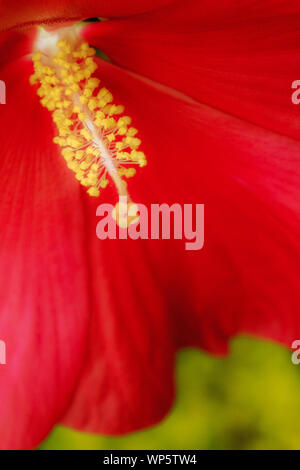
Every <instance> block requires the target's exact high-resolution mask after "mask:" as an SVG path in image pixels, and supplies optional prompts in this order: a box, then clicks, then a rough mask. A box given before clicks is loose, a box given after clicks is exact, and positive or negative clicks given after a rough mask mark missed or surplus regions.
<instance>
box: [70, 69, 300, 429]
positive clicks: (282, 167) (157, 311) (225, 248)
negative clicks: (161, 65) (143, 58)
mask: <svg viewBox="0 0 300 470" xmlns="http://www.w3.org/2000/svg"><path fill="white" fill-rule="evenodd" d="M99 63H100V70H99V77H100V78H101V79H103V81H104V84H105V85H106V86H107V87H108V88H109V89H111V90H112V91H113V93H114V95H115V98H116V101H117V102H120V103H124V104H125V105H127V106H126V111H127V112H128V114H129V115H131V116H132V117H133V122H134V125H136V126H137V127H138V128H139V129H140V133H141V138H142V140H143V148H144V150H145V152H146V154H147V156H148V160H149V166H147V167H145V168H144V169H142V170H140V171H139V174H138V175H137V176H136V177H135V178H134V179H132V180H130V182H129V190H130V192H131V196H132V198H133V200H134V201H135V202H138V203H144V204H147V205H148V207H149V206H150V204H151V203H153V202H155V203H168V204H172V203H174V202H179V203H181V204H183V203H193V204H200V203H204V204H205V245H204V248H203V250H200V251H198V252H197V251H193V252H188V251H185V245H184V241H178V240H177V241H172V240H136V241H133V240H125V241H124V240H105V241H100V240H97V239H96V237H95V227H96V224H97V222H98V221H99V219H98V218H96V217H95V213H96V207H97V205H98V204H99V203H101V202H108V201H109V202H115V198H114V197H112V196H111V194H110V193H106V195H105V196H104V195H103V199H102V200H100V199H99V200H98V201H97V200H96V201H91V200H90V199H88V198H86V210H87V213H88V217H87V220H86V229H87V244H88V246H89V251H90V258H89V263H90V269H91V272H92V283H91V298H92V299H93V304H92V320H91V325H90V337H89V342H88V344H89V346H88V351H87V357H86V363H85V364H86V365H85V367H84V368H83V371H82V376H81V380H80V381H79V383H78V388H77V391H76V393H75V395H74V397H73V402H72V405H71V406H70V409H69V411H68V413H67V415H66V417H65V418H64V420H63V421H64V423H65V424H68V425H71V426H74V427H76V428H80V429H83V430H88V431H93V432H104V433H110V434H118V433H121V432H125V431H132V430H134V429H139V428H141V427H144V426H146V425H149V424H153V423H154V422H155V421H157V420H158V419H160V418H162V417H163V416H164V415H165V413H166V411H167V410H168V408H169V407H170V405H171V403H172V398H173V393H172V389H173V377H172V371H171V370H170V369H171V367H172V365H173V360H174V354H175V349H176V348H178V347H182V346H199V347H201V348H205V349H207V350H209V351H212V352H214V353H224V352H226V350H227V344H228V341H229V340H230V338H231V337H232V336H234V335H236V334H238V333H251V334H256V335H259V336H263V337H265V338H270V339H273V340H277V341H280V342H283V343H285V344H286V345H288V346H290V344H291V342H292V341H293V340H294V339H295V338H297V337H299V334H300V320H299V308H300V299H299V289H298V280H299V261H300V260H299V257H300V254H299V241H298V240H299V231H300V222H299V206H300V205H299V194H298V186H299V159H298V157H297V155H299V150H300V148H299V147H300V145H299V143H298V142H296V141H294V140H292V139H289V138H285V137H282V136H279V135H277V134H275V133H272V132H270V131H267V130H263V129H259V128H257V127H256V126H253V125H250V124H248V123H246V122H242V121H240V120H238V119H236V118H233V117H231V116H228V115H225V114H223V113H221V112H218V111H215V110H213V109H211V108H209V107H206V106H200V105H198V104H197V103H196V102H194V101H192V100H188V99H187V98H186V97H184V96H183V95H180V94H178V93H176V92H174V91H172V90H170V89H164V88H163V87H161V86H160V85H156V84H155V83H151V82H146V81H144V80H143V79H139V78H138V77H136V76H133V75H132V74H130V73H128V72H126V71H124V70H122V69H119V68H117V67H115V66H112V65H110V64H108V63H102V62H99Z"/></svg>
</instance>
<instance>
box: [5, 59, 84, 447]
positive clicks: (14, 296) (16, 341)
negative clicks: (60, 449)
mask: <svg viewBox="0 0 300 470" xmlns="http://www.w3.org/2000/svg"><path fill="white" fill-rule="evenodd" d="M29 73H32V65H31V64H29V63H26V62H25V61H24V60H22V61H17V62H14V63H12V64H11V65H10V66H7V67H6V68H5V69H2V70H1V78H2V79H3V80H5V81H6V84H7V92H8V99H7V104H6V105H1V114H0V139H1V160H0V161H1V187H2V194H1V201H0V218H1V227H2V228H1V234H0V258H1V264H0V269H1V284H0V312H1V315H0V339H1V340H2V341H5V343H6V351H7V359H6V360H7V364H6V365H0V417H1V418H0V446H1V448H3V449H29V448H32V447H34V446H36V445H37V444H38V443H40V442H41V440H43V439H44V438H45V436H46V434H47V433H48V432H49V430H50V429H51V427H52V426H53V425H54V424H55V423H56V422H57V420H58V418H59V416H60V415H61V413H62V411H63V409H64V408H65V406H66V404H67V402H68V400H69V399H70V395H71V393H72V389H73V387H74V383H75V380H76V377H77V374H78V371H79V369H80V366H81V361H82V359H83V350H84V347H85V336H86V335H85V333H86V325H87V313H88V308H87V263H86V257H85V240H84V229H83V223H84V218H83V215H82V205H81V198H80V193H79V190H78V185H77V184H76V183H75V182H74V179H73V178H72V177H70V173H69V171H68V170H67V168H66V167H65V164H64V162H63V159H62V158H61V157H60V156H59V155H58V154H57V151H56V149H54V144H52V136H53V130H52V124H51V122H50V115H49V114H48V113H47V112H45V110H43V108H42V107H41V105H40V103H39V101H38V99H37V96H36V94H35V91H34V90H33V88H32V87H31V86H30V85H29V82H28V78H29Z"/></svg>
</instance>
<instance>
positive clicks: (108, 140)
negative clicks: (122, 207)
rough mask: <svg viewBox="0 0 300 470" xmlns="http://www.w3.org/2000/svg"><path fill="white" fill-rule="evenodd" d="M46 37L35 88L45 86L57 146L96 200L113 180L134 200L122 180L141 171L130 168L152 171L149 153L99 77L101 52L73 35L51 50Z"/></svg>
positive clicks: (42, 90)
mask: <svg viewBox="0 0 300 470" xmlns="http://www.w3.org/2000/svg"><path fill="white" fill-rule="evenodd" d="M46 34H47V33H43V38H42V40H41V41H40V42H38V47H39V44H40V45H41V44H42V45H44V44H47V47H44V48H43V47H41V50H38V51H37V52H35V53H34V54H33V56H32V59H33V63H34V74H33V75H32V76H31V77H30V83H31V84H32V85H34V84H39V88H38V89H37V94H38V96H39V97H40V102H41V104H42V105H43V106H44V107H45V108H47V109H48V110H49V111H50V112H51V113H52V119H53V122H54V123H55V125H56V127H57V136H56V137H54V139H53V141H54V142H55V143H56V144H58V145H59V146H60V147H62V151H61V153H62V156H63V157H64V159H65V160H66V163H67V166H68V168H70V169H71V170H72V171H74V173H75V178H76V179H77V180H78V181H79V182H80V183H81V184H82V185H83V186H84V187H87V188H88V189H87V192H88V194H89V195H90V196H94V197H97V196H99V194H100V189H103V188H105V187H106V186H107V184H108V177H109V178H110V179H111V180H112V181H113V182H114V184H115V186H116V188H117V191H118V193H119V195H120V196H126V197H127V198H128V192H127V185H126V183H125V181H124V180H123V179H122V178H123V177H125V178H130V177H132V176H133V175H134V174H135V169H134V168H128V164H133V165H138V166H140V167H142V166H145V165H146V157H145V155H144V153H143V152H140V151H137V148H138V147H139V146H140V144H141V141H140V139H138V138H136V134H137V132H138V131H137V130H136V129H135V128H134V127H128V126H129V125H130V124H131V118H130V117H129V116H124V115H123V116H122V114H123V113H124V107H123V106H121V105H116V104H114V103H113V96H112V94H111V93H110V91H109V90H108V89H107V88H105V87H101V86H100V80H99V79H98V78H96V77H93V73H94V72H95V70H96V69H97V64H96V63H95V61H94V58H93V56H94V55H95V50H94V49H93V48H91V47H89V45H88V44H87V43H79V42H78V41H77V39H74V38H72V39H70V36H68V35H67V34H66V37H62V38H61V37H59V36H60V35H59V33H57V32H56V33H55V35H56V36H57V41H56V43H53V38H51V47H49V44H48V43H47V42H45V35H46ZM49 35H51V34H50V33H49ZM120 115H121V117H120ZM124 165H125V166H124ZM129 201H130V198H129ZM130 204H133V203H131V202H130V203H129V205H130ZM117 206H118V205H117ZM117 206H116V207H117ZM117 212H118V210H117ZM116 220H117V221H118V220H119V217H118V216H117V217H116ZM128 220H135V218H134V217H133V218H132V217H131V218H130V219H128ZM127 222H128V221H127ZM127 222H126V223H127ZM129 223H131V222H129ZM122 224H124V220H123V221H122Z"/></svg>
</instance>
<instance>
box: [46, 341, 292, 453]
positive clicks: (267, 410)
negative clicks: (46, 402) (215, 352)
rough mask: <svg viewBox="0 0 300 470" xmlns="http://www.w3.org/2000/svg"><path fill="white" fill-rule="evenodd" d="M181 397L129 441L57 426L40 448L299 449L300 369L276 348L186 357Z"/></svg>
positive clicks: (237, 348)
mask: <svg viewBox="0 0 300 470" xmlns="http://www.w3.org/2000/svg"><path fill="white" fill-rule="evenodd" d="M177 382H178V395H177V401H176V404H175V406H174V409H173V411H172V412H171V413H170V415H169V417H168V418H167V419H166V420H165V421H164V422H163V423H161V424H160V425H158V426H156V427H154V428H152V429H149V430H147V431H142V432H138V433H135V434H131V435H127V436H124V437H122V438H120V437H117V438H108V437H105V436H97V435H91V434H84V433H79V432H75V431H73V430H70V429H67V428H64V427H62V426H58V427H56V428H55V429H54V431H53V432H52V434H51V435H50V436H49V437H48V439H47V440H46V441H45V442H44V443H43V444H42V445H41V447H40V448H41V449H107V450H110V449H111V450H114V449H150V450H151V449H300V420H299V417H300V364H299V366H296V365H293V364H292V362H291V351H289V350H286V349H284V348H282V347H280V346H278V345H275V344H273V343H269V342H264V341H259V340H254V339H250V338H238V339H236V340H235V341H234V342H233V343H232V353H231V354H230V356H228V357H227V358H226V359H217V358H214V357H211V356H208V355H206V354H204V353H202V352H199V351H195V350H186V351H183V352H181V353H180V354H179V356H178V365H177Z"/></svg>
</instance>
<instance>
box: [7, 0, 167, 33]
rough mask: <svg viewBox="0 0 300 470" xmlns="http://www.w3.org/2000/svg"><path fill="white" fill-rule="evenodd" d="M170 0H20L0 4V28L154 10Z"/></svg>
mask: <svg viewBox="0 0 300 470" xmlns="http://www.w3.org/2000/svg"><path fill="white" fill-rule="evenodd" d="M171 1H172V0H155V1H154V0H126V2H124V0H102V1H99V0H85V1H82V0H72V1H71V0H67V1H66V0H65V1H62V0H47V2H41V1H40V0H19V1H18V8H16V6H15V4H14V3H13V2H4V1H2V5H0V18H1V19H0V31H1V30H6V29H9V28H12V27H15V26H20V25H23V26H26V25H33V24H40V23H52V22H64V21H68V20H74V21H75V20H81V19H85V18H90V17H97V16H102V17H112V16H129V15H133V14H136V13H141V12H145V11H149V10H154V9H156V8H159V7H160V6H162V5H166V4H167V3H170V2H171Z"/></svg>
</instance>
